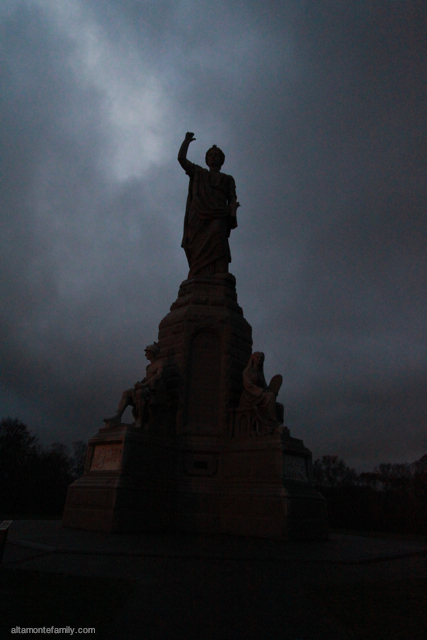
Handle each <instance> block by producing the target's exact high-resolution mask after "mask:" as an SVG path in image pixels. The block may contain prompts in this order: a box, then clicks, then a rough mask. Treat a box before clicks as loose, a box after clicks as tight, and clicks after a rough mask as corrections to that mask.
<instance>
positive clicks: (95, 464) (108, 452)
mask: <svg viewBox="0 0 427 640" xmlns="http://www.w3.org/2000/svg"><path fill="white" fill-rule="evenodd" d="M122 454H123V444H122V443H121V442H117V443H111V444H97V445H95V451H94V452H93V458H92V463H91V465H90V470H91V471H120V465H121V462H122Z"/></svg>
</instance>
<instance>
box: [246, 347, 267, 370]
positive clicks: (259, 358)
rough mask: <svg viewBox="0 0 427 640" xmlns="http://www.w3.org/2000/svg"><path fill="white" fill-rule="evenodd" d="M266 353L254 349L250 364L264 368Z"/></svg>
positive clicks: (254, 367)
mask: <svg viewBox="0 0 427 640" xmlns="http://www.w3.org/2000/svg"><path fill="white" fill-rule="evenodd" d="M264 360H265V355H264V354H263V352H262V351H254V352H253V354H252V355H251V357H250V359H249V366H250V367H252V368H253V369H260V370H262V369H263V367H264Z"/></svg>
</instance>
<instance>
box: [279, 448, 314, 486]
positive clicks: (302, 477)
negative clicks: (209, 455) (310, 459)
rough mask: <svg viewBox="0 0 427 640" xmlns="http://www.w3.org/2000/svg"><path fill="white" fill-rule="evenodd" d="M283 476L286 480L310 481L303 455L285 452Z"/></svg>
mask: <svg viewBox="0 0 427 640" xmlns="http://www.w3.org/2000/svg"><path fill="white" fill-rule="evenodd" d="M283 477H284V479H285V480H299V481H300V482H308V475H307V464H306V460H305V458H303V457H302V456H292V455H290V454H289V453H285V454H284V456H283Z"/></svg>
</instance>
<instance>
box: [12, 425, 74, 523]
mask: <svg viewBox="0 0 427 640" xmlns="http://www.w3.org/2000/svg"><path fill="white" fill-rule="evenodd" d="M85 457H86V443H85V442H82V441H77V442H74V444H73V449H72V451H71V450H70V448H69V447H67V446H66V445H64V444H61V443H58V442H56V443H54V444H52V445H51V446H50V447H44V446H43V445H41V444H40V442H39V439H38V437H37V436H36V435H34V434H32V433H31V431H30V430H29V429H28V427H27V426H26V425H25V424H24V423H23V422H21V421H20V420H18V419H16V418H15V419H12V418H3V419H2V420H1V421H0V516H3V517H4V516H17V515H21V516H31V517H33V516H56V515H58V516H59V515H61V514H62V511H63V508H64V503H65V498H66V494H67V488H68V486H69V485H70V484H71V483H72V482H73V481H74V480H76V479H77V478H79V477H80V476H82V475H83V469H84V461H85Z"/></svg>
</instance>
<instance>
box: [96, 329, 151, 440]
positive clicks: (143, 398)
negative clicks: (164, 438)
mask: <svg viewBox="0 0 427 640" xmlns="http://www.w3.org/2000/svg"><path fill="white" fill-rule="evenodd" d="M159 354H160V348H159V346H158V344H157V343H156V342H155V343H154V344H150V345H148V347H146V348H145V356H146V358H147V360H149V361H150V364H149V365H147V369H146V373H145V378H144V379H143V380H141V382H136V383H135V384H134V386H133V389H126V391H123V394H122V397H121V400H120V402H119V406H118V408H117V412H116V414H115V415H114V416H113V417H112V418H104V422H107V423H113V424H118V423H120V421H121V418H122V415H123V413H124V412H125V409H126V408H127V407H129V406H131V407H132V414H133V417H134V419H135V424H134V426H135V427H142V425H143V423H144V422H147V419H148V404H149V403H150V402H151V401H152V400H153V397H154V395H155V393H156V387H157V385H158V383H159V381H160V379H161V377H162V374H163V360H159V359H158V358H159Z"/></svg>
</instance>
